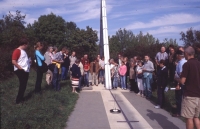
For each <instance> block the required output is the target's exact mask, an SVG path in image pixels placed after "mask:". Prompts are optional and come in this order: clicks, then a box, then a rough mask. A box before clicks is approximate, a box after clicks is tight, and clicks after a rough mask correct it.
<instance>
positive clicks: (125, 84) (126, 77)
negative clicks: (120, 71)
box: [125, 75, 128, 89]
mask: <svg viewBox="0 0 200 129" xmlns="http://www.w3.org/2000/svg"><path fill="white" fill-rule="evenodd" d="M127 78H128V75H126V82H125V85H126V89H128V86H127V80H128V79H127Z"/></svg>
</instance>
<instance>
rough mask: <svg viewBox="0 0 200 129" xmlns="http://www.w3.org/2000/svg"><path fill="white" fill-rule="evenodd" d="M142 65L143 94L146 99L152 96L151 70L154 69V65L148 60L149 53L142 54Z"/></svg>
mask: <svg viewBox="0 0 200 129" xmlns="http://www.w3.org/2000/svg"><path fill="white" fill-rule="evenodd" d="M144 60H145V62H144V66H143V69H142V72H143V80H142V82H143V86H144V94H145V96H146V98H147V99H150V98H151V96H152V90H151V84H152V82H153V71H154V65H153V63H152V62H151V61H150V57H149V55H145V56H144Z"/></svg>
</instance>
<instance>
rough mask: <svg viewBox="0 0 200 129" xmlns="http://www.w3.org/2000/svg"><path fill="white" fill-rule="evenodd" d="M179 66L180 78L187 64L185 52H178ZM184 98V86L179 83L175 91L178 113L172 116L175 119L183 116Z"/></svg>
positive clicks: (177, 72)
mask: <svg viewBox="0 0 200 129" xmlns="http://www.w3.org/2000/svg"><path fill="white" fill-rule="evenodd" d="M176 56H177V60H178V64H177V65H176V71H175V73H176V75H175V76H178V77H180V76H181V73H182V68H183V65H184V64H185V63H186V62H187V60H185V57H184V52H183V51H181V50H178V51H177V52H176ZM182 97H183V85H181V84H179V83H177V86H176V90H175V99H176V106H177V113H176V114H172V116H173V117H180V115H181V103H182Z"/></svg>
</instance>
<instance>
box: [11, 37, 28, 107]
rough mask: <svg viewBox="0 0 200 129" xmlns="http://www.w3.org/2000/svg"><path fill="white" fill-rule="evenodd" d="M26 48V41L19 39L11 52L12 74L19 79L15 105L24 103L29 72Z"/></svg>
mask: <svg viewBox="0 0 200 129" xmlns="http://www.w3.org/2000/svg"><path fill="white" fill-rule="evenodd" d="M27 46H28V40H27V39H24V38H23V39H21V40H20V42H19V47H18V48H17V49H15V50H14V51H13V54H12V64H13V65H14V72H15V74H16V75H17V77H18V79H19V91H18V95H17V98H16V104H19V103H20V102H23V101H24V92H25V90H26V85H27V81H28V76H29V70H30V60H29V59H28V56H27V54H26V52H25V49H26V48H27Z"/></svg>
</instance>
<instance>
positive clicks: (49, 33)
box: [27, 13, 66, 46]
mask: <svg viewBox="0 0 200 129" xmlns="http://www.w3.org/2000/svg"><path fill="white" fill-rule="evenodd" d="M27 29H29V30H27V31H28V32H29V33H32V34H33V36H34V37H35V38H36V39H37V40H38V41H41V42H47V43H48V44H52V45H55V46H60V44H62V43H64V42H65V41H66V39H65V20H64V19H63V18H62V17H60V16H56V15H55V14H53V13H51V14H48V15H42V16H40V17H39V19H38V21H35V22H34V23H33V24H32V25H30V24H29V25H28V27H27Z"/></svg>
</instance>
